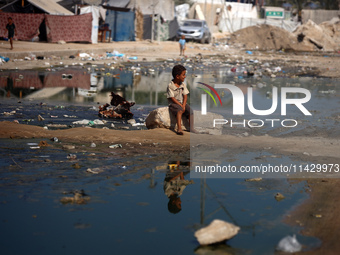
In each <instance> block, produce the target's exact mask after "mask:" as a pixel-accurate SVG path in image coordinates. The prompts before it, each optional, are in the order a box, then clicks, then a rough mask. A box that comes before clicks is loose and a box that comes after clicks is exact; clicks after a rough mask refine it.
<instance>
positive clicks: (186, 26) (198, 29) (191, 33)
mask: <svg viewBox="0 0 340 255" xmlns="http://www.w3.org/2000/svg"><path fill="white" fill-rule="evenodd" d="M182 35H184V37H185V39H187V40H194V41H197V42H200V43H210V41H211V33H210V30H209V27H208V25H207V23H206V22H205V20H198V19H187V20H184V22H183V24H182V25H181V26H180V27H179V29H178V31H177V36H176V37H177V39H180V38H181V36H182Z"/></svg>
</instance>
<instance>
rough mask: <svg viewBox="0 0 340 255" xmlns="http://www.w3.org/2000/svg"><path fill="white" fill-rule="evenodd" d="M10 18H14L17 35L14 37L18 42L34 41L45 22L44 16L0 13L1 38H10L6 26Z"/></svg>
mask: <svg viewBox="0 0 340 255" xmlns="http://www.w3.org/2000/svg"><path fill="white" fill-rule="evenodd" d="M8 17H12V19H13V23H14V24H15V27H16V31H17V34H16V35H15V36H14V38H15V39H18V40H32V38H33V37H34V36H35V35H37V34H38V33H37V32H38V29H39V26H40V24H41V23H42V22H43V19H44V14H28V13H27V14H22V13H2V12H0V36H3V37H5V38H7V37H8V32H7V30H6V24H7V23H8Z"/></svg>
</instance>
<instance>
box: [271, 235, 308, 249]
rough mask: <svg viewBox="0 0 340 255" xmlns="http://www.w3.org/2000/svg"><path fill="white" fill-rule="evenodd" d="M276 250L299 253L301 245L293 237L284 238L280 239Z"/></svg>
mask: <svg viewBox="0 0 340 255" xmlns="http://www.w3.org/2000/svg"><path fill="white" fill-rule="evenodd" d="M276 249H277V250H278V251H283V252H289V253H294V252H299V251H301V249H302V245H301V244H300V243H299V242H298V240H297V239H296V236H295V235H293V236H286V237H284V238H282V239H281V241H280V242H279V244H278V245H277V247H276Z"/></svg>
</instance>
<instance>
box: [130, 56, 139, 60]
mask: <svg viewBox="0 0 340 255" xmlns="http://www.w3.org/2000/svg"><path fill="white" fill-rule="evenodd" d="M129 59H130V60H137V59H138V58H137V57H129Z"/></svg>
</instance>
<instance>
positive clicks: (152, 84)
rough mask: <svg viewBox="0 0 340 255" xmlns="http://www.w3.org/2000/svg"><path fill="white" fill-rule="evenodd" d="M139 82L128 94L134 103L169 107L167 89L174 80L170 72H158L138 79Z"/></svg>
mask: <svg viewBox="0 0 340 255" xmlns="http://www.w3.org/2000/svg"><path fill="white" fill-rule="evenodd" d="M136 78H137V79H138V80H139V82H138V84H137V86H134V87H133V88H132V90H131V91H129V93H128V97H131V100H132V101H135V102H136V103H137V104H144V105H155V106H158V105H167V99H166V87H167V85H168V84H169V82H170V81H171V79H172V76H171V73H169V72H164V71H162V72H159V73H158V72H156V71H155V73H153V74H147V75H141V76H139V77H136Z"/></svg>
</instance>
